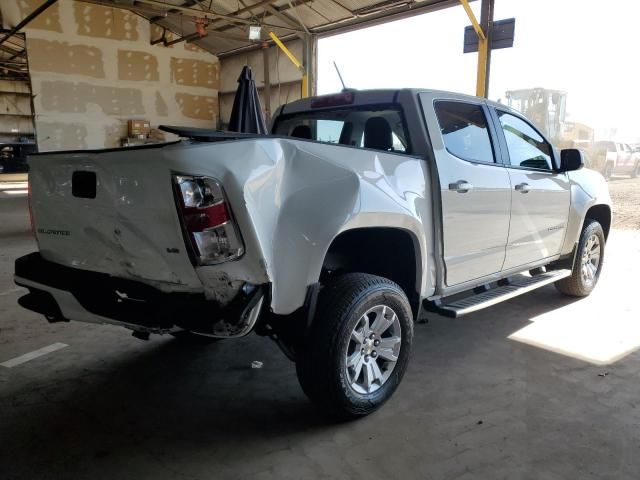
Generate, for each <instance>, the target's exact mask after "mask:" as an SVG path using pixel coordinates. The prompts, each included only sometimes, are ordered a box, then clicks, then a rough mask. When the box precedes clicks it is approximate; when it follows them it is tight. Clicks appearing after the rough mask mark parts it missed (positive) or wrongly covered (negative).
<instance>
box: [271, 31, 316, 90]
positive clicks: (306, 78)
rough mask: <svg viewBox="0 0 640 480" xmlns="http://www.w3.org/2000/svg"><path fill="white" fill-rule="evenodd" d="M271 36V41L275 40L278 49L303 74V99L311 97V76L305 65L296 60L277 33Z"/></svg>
mask: <svg viewBox="0 0 640 480" xmlns="http://www.w3.org/2000/svg"><path fill="white" fill-rule="evenodd" d="M269 36H270V37H271V40H273V41H274V43H275V44H276V45H277V46H278V47H280V50H282V51H283V52H284V54H285V55H286V56H287V57H288V58H289V60H291V63H293V64H294V65H295V66H296V67H297V68H298V69H300V71H301V72H302V98H306V97H307V96H308V95H309V94H308V92H309V90H308V81H309V76H308V75H307V72H306V70H305V68H304V65H302V63H300V60H298V59H297V58H296V56H295V55H294V54H293V53H292V52H291V50H289V49H288V48H287V47H286V45H285V44H284V43H282V40H280V39H279V38H278V36H277V35H276V34H275V33H273V32H269Z"/></svg>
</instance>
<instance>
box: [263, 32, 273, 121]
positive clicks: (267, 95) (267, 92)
mask: <svg viewBox="0 0 640 480" xmlns="http://www.w3.org/2000/svg"><path fill="white" fill-rule="evenodd" d="M262 63H263V64H264V90H262V92H263V93H264V110H265V112H264V113H265V120H266V121H267V123H270V122H271V73H270V71H269V66H270V65H269V44H268V43H267V42H264V43H263V44H262Z"/></svg>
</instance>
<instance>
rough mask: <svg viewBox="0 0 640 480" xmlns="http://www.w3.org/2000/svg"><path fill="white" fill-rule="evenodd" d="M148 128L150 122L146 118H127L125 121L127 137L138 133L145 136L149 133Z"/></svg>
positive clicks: (149, 127) (149, 128) (135, 135)
mask: <svg viewBox="0 0 640 480" xmlns="http://www.w3.org/2000/svg"><path fill="white" fill-rule="evenodd" d="M150 130H151V124H150V123H149V121H148V120H129V121H128V122H127V133H128V136H129V137H138V136H139V135H144V136H145V137H146V136H147V135H149V131H150Z"/></svg>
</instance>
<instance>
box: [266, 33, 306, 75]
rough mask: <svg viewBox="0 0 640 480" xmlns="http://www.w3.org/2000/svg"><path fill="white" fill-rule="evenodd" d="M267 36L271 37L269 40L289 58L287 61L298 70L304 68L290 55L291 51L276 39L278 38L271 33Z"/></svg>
mask: <svg viewBox="0 0 640 480" xmlns="http://www.w3.org/2000/svg"><path fill="white" fill-rule="evenodd" d="M269 36H270V37H271V40H273V41H274V42H275V44H276V45H277V46H278V47H280V50H282V51H283V52H284V54H285V55H286V56H287V57H289V60H291V62H292V63H293V64H294V65H295V66H296V67H298V68H300V69H303V68H304V67H303V66H302V63H300V61H299V60H298V59H297V58H296V56H295V55H294V54H293V53H291V50H289V49H288V48H287V47H286V46H285V44H284V43H282V41H281V40H280V39H279V38H278V36H277V35H276V34H275V33H273V32H269Z"/></svg>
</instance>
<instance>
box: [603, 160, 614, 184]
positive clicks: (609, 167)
mask: <svg viewBox="0 0 640 480" xmlns="http://www.w3.org/2000/svg"><path fill="white" fill-rule="evenodd" d="M611 175H613V163H611V162H607V163H606V164H605V166H604V170H603V171H602V176H603V177H604V178H605V180H607V181H608V180H610V179H611Z"/></svg>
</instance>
